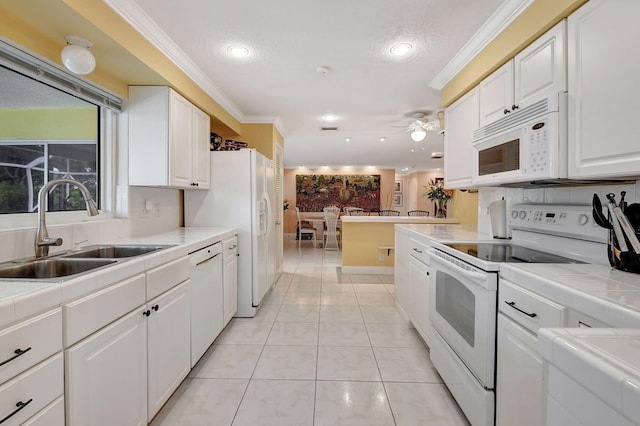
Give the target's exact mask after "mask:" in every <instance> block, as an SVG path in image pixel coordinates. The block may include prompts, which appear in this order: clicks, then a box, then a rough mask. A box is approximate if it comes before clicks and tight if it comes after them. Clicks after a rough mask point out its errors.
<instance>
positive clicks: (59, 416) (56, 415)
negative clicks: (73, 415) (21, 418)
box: [22, 396, 64, 426]
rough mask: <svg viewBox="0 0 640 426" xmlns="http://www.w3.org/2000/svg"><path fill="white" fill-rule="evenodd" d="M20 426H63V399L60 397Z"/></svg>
mask: <svg viewBox="0 0 640 426" xmlns="http://www.w3.org/2000/svg"><path fill="white" fill-rule="evenodd" d="M22 426H64V397H63V396H61V397H59V398H58V399H56V400H55V401H53V402H52V403H51V404H49V405H47V406H46V407H45V408H43V409H42V410H40V412H38V413H37V414H36V415H35V416H33V417H31V418H30V419H29V420H27V421H26V422H24V423H22Z"/></svg>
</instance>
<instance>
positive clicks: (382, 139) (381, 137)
mask: <svg viewBox="0 0 640 426" xmlns="http://www.w3.org/2000/svg"><path fill="white" fill-rule="evenodd" d="M378 139H379V140H380V142H384V141H386V140H387V138H385V137H384V136H380V137H379V138H378Z"/></svg>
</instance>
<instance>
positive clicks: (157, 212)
mask: <svg viewBox="0 0 640 426" xmlns="http://www.w3.org/2000/svg"><path fill="white" fill-rule="evenodd" d="M153 213H154V216H155V217H160V203H155V204H154V205H153Z"/></svg>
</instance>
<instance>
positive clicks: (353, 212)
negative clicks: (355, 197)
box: [347, 207, 367, 216]
mask: <svg viewBox="0 0 640 426" xmlns="http://www.w3.org/2000/svg"><path fill="white" fill-rule="evenodd" d="M347 215H349V216H367V212H365V211H364V209H361V208H358V207H351V208H350V209H349V210H347Z"/></svg>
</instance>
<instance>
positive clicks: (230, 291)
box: [222, 237, 238, 326]
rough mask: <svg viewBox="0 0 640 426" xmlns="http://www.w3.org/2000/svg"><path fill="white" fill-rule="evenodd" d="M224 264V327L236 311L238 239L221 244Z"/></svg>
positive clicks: (234, 238)
mask: <svg viewBox="0 0 640 426" xmlns="http://www.w3.org/2000/svg"><path fill="white" fill-rule="evenodd" d="M222 250H223V253H224V262H223V267H222V277H223V292H224V296H223V297H224V307H223V312H224V326H226V325H227V324H228V323H229V321H231V318H233V316H234V315H235V314H236V312H237V311H238V238H237V237H233V238H231V239H228V240H225V241H223V242H222Z"/></svg>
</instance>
